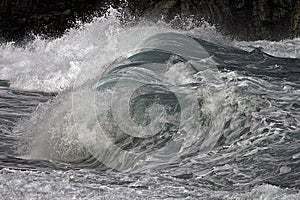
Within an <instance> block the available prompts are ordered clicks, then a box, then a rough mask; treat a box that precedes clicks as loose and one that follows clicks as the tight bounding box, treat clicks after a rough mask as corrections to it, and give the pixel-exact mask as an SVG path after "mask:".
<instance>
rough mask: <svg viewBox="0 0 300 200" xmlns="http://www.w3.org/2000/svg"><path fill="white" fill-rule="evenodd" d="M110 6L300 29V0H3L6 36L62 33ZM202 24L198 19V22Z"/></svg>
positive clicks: (289, 31) (235, 31)
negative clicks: (78, 21)
mask: <svg viewBox="0 0 300 200" xmlns="http://www.w3.org/2000/svg"><path fill="white" fill-rule="evenodd" d="M109 6H112V7H115V8H120V7H123V8H125V9H124V10H123V11H124V13H125V14H126V15H128V16H137V17H139V16H141V17H146V18H147V19H149V20H154V21H155V20H158V19H161V17H162V16H163V18H164V19H165V20H166V21H169V20H173V19H174V17H175V16H180V17H182V18H184V17H192V18H193V19H194V20H195V21H201V20H202V19H205V20H206V21H208V22H210V23H212V24H215V25H216V26H217V28H218V29H219V30H220V31H221V32H223V33H224V34H226V35H229V36H231V37H233V38H235V39H240V40H258V39H268V40H280V39H285V38H292V37H296V36H299V35H300V19H299V18H300V1H298V0H297V1H293V0H255V1H254V0H224V1H218V0H200V1H197V0H185V1H183V0H164V1H162V0H148V1H138V0H128V1H118V0H66V1H60V0H2V1H1V2H0V36H1V38H2V40H23V39H24V38H26V37H28V35H30V34H31V33H33V34H37V33H38V34H42V35H45V36H47V37H58V36H60V35H61V34H63V33H64V31H65V30H66V29H67V28H70V27H72V26H74V25H75V24H76V23H75V21H76V20H82V21H89V20H90V16H91V15H92V14H93V13H98V15H101V14H103V13H104V12H105V11H106V10H107V8H109ZM195 24H196V25H197V23H195Z"/></svg>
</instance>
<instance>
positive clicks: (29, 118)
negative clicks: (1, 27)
mask: <svg viewBox="0 0 300 200" xmlns="http://www.w3.org/2000/svg"><path fill="white" fill-rule="evenodd" d="M299 131H300V39H299V38H295V39H292V40H284V41H280V42H271V41H255V42H245V41H235V40H231V39H230V38H227V37H225V36H223V35H221V34H220V33H218V32H217V31H216V30H215V28H214V27H213V26H210V25H207V24H205V23H204V24H203V26H201V27H197V28H191V29H189V30H180V29H175V28H172V27H171V26H170V24H167V23H164V22H158V23H151V22H146V21H143V22H140V23H135V24H134V25H132V24H131V25H124V24H122V23H121V20H120V15H119V13H118V12H116V11H115V10H113V9H110V10H109V12H108V13H107V14H106V16H104V17H98V18H95V19H94V20H93V21H92V22H91V23H87V24H83V25H82V26H81V28H79V29H70V30H69V31H68V32H66V33H65V34H64V35H63V36H62V37H61V38H57V39H52V40H47V39H42V38H41V37H39V36H36V39H35V40H34V41H31V42H28V44H26V45H24V46H22V47H20V46H16V45H15V44H13V43H3V44H1V47H0V137H1V140H0V194H1V196H0V199H270V200H271V199H272V200H273V199H300V192H299V188H300V181H299V176H300V137H299V134H300V133H299Z"/></svg>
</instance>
